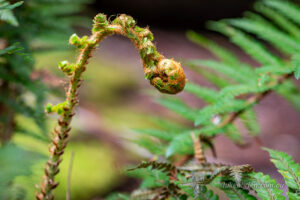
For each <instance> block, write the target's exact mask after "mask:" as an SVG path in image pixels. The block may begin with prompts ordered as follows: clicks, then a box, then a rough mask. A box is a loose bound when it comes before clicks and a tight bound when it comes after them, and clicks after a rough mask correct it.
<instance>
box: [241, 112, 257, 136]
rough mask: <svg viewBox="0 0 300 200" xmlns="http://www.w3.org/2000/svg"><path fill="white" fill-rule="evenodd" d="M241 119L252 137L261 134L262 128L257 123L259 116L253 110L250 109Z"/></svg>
mask: <svg viewBox="0 0 300 200" xmlns="http://www.w3.org/2000/svg"><path fill="white" fill-rule="evenodd" d="M240 118H241V120H242V122H243V123H244V126H245V127H246V128H247V129H248V131H249V133H250V135H251V136H256V135H257V134H259V133H260V127H259V124H258V121H257V116H256V113H255V111H254V109H253V108H248V109H247V110H245V111H244V112H243V113H242V114H241V115H240Z"/></svg>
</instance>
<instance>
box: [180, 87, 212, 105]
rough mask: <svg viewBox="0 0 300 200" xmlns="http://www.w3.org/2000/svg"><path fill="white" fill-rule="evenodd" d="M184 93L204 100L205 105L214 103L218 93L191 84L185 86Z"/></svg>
mask: <svg viewBox="0 0 300 200" xmlns="http://www.w3.org/2000/svg"><path fill="white" fill-rule="evenodd" d="M184 91H186V92H189V93H192V94H194V95H196V96H197V97H199V98H200V99H202V100H204V101H205V102H206V103H213V102H215V101H216V99H217V97H218V92H217V91H216V90H213V89H210V88H206V87H202V86H200V85H197V84H194V83H191V82H189V83H187V84H186V85H185V90H184Z"/></svg>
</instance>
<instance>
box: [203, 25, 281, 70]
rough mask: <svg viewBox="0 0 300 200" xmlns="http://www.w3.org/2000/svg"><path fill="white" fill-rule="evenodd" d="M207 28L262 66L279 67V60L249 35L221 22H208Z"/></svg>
mask: <svg viewBox="0 0 300 200" xmlns="http://www.w3.org/2000/svg"><path fill="white" fill-rule="evenodd" d="M208 27H209V28H210V29H212V30H214V31H218V32H220V33H223V34H225V35H227V36H228V37H229V38H230V40H231V41H232V42H233V43H234V44H236V45H238V46H239V47H241V48H242V49H243V50H244V51H245V52H246V53H247V54H249V55H250V56H251V57H253V58H254V59H255V60H257V61H258V62H260V63H261V64H264V65H274V66H280V65H281V62H280V59H279V58H277V57H276V56H274V55H273V54H271V53H270V52H268V51H267V50H266V49H265V47H264V46H263V45H262V44H261V43H259V42H258V41H256V40H254V39H253V38H251V37H250V36H249V35H246V34H245V33H243V32H241V31H239V30H237V29H235V28H233V27H230V26H228V25H226V24H225V23H223V22H210V23H208Z"/></svg>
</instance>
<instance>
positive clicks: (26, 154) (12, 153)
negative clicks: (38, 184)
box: [0, 144, 43, 199]
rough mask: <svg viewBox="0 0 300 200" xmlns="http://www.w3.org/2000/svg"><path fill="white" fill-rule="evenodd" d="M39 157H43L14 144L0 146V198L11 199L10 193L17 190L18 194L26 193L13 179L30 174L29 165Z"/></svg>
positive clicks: (15, 192) (14, 193)
mask: <svg viewBox="0 0 300 200" xmlns="http://www.w3.org/2000/svg"><path fill="white" fill-rule="evenodd" d="M41 158H43V157H42V156H41V155H40V154H38V153H36V152H31V151H28V150H25V149H22V148H21V147H18V146H16V145H14V144H6V145H4V146H2V147H1V148H0V160H1V164H0V180H1V183H0V199H13V198H12V196H11V195H17V194H18V193H19V192H20V194H19V195H21V193H22V194H23V195H24V194H26V192H25V191H23V189H22V187H20V186H17V185H14V183H13V180H14V179H15V178H16V177H17V176H28V175H30V174H31V173H32V172H31V169H30V167H31V166H32V164H34V163H35V162H37V161H39V160H40V159H41ZM11 191H14V192H11ZM22 191H23V192H22Z"/></svg>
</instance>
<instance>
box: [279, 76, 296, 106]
mask: <svg viewBox="0 0 300 200" xmlns="http://www.w3.org/2000/svg"><path fill="white" fill-rule="evenodd" d="M275 91H276V92H277V93H278V94H279V95H281V96H283V97H284V98H285V99H286V100H287V101H289V102H290V103H291V104H292V105H293V106H294V107H295V108H296V110H298V111H299V112H300V92H299V89H298V87H297V86H296V85H295V83H293V81H292V80H287V81H285V82H284V83H282V84H281V85H280V86H279V87H277V88H276V89H275Z"/></svg>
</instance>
